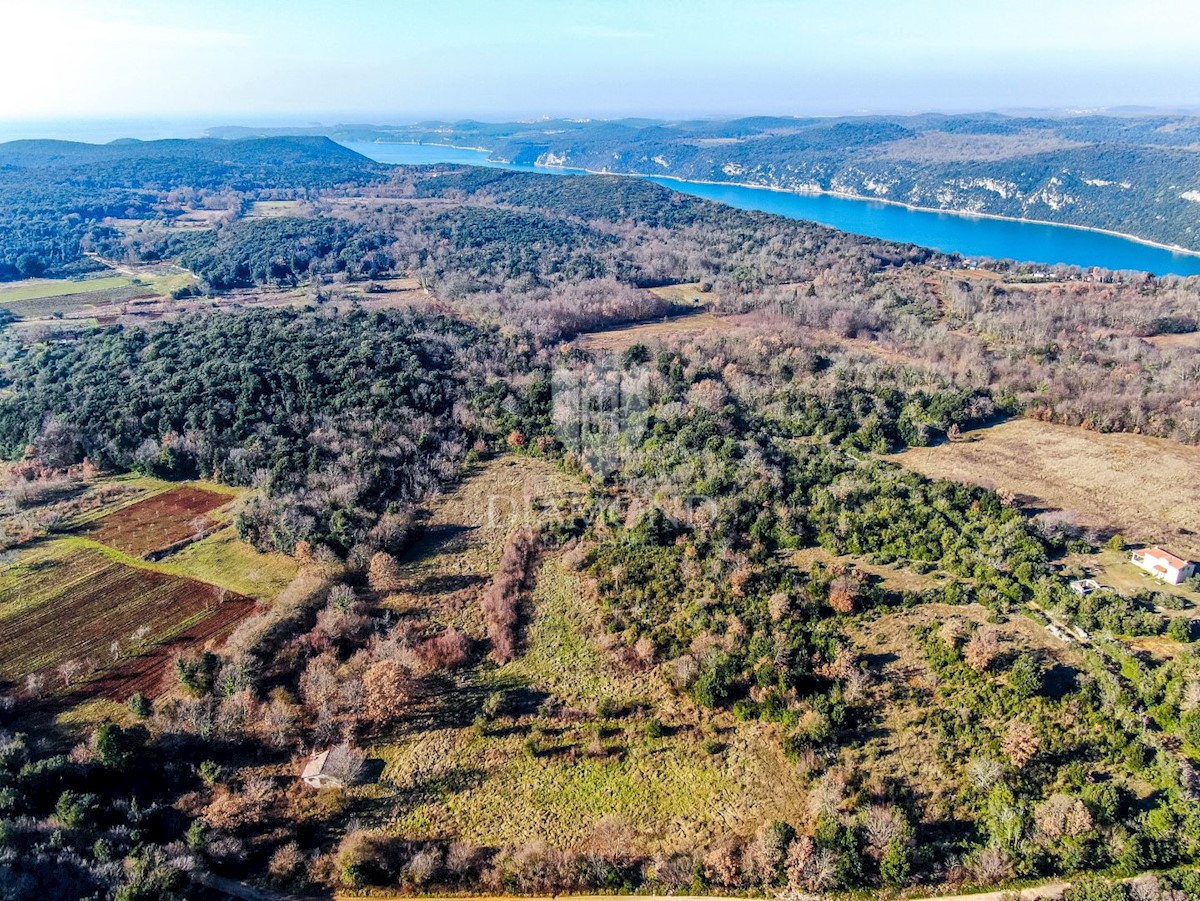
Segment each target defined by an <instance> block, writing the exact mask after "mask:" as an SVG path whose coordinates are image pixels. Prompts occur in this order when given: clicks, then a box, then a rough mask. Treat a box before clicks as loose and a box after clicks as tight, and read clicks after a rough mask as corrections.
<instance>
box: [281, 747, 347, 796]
mask: <svg viewBox="0 0 1200 901" xmlns="http://www.w3.org/2000/svg"><path fill="white" fill-rule="evenodd" d="M331 750H333V749H332V748H326V749H325V750H324V751H320V752H318V753H316V754H314V755H313V756H312V757H310V758H308V763H306V764H305V765H304V772H303V773H301V775H300V778H301V779H303V780H304V782H305V784H306V785H311V786H312V787H313V788H345V787H346V783H345V782H344V781H343V780H342V779H341V778H340V777H339V776H335V775H334V774H333V773H329V772H327V771H326V765H327V764H328V763H329V752H330V751H331ZM293 772H295V771H294V770H293Z"/></svg>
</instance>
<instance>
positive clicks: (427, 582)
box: [359, 456, 807, 852]
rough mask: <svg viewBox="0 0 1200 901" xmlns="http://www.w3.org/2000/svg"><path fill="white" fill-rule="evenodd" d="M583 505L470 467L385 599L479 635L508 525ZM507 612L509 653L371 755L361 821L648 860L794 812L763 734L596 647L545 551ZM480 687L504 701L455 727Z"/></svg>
mask: <svg viewBox="0 0 1200 901" xmlns="http://www.w3.org/2000/svg"><path fill="white" fill-rule="evenodd" d="M584 494H585V488H584V486H583V485H582V484H581V483H580V482H578V481H577V480H575V479H572V478H570V477H569V476H566V475H564V474H563V473H562V472H560V471H559V470H557V469H555V468H554V467H553V466H551V465H550V464H548V463H545V462H543V461H540V460H535V459H530V458H527V457H518V456H509V457H502V458H500V459H497V460H493V461H490V462H488V463H487V464H485V465H484V466H481V467H480V468H479V469H477V470H476V471H475V472H474V473H473V474H471V475H470V476H468V477H467V478H466V479H465V480H464V481H463V482H462V483H461V484H460V485H459V486H457V487H456V489H455V490H454V491H452V492H449V493H447V494H446V495H443V496H442V497H440V498H437V499H436V500H434V501H433V502H432V503H431V504H430V509H429V511H428V515H427V518H426V520H425V522H424V527H425V531H424V532H423V534H422V535H421V536H420V537H419V538H418V540H417V541H416V542H414V544H413V545H412V546H411V547H410V549H409V552H408V553H407V554H406V555H405V557H404V558H403V559H402V560H401V570H402V574H403V576H404V580H405V585H404V587H403V588H402V589H401V591H399V592H397V593H396V594H395V595H393V596H392V597H390V598H389V599H388V601H387V603H388V605H389V606H390V607H392V608H393V609H395V610H397V611H398V612H400V614H401V615H403V616H408V617H417V618H430V619H434V620H438V621H441V622H443V623H446V624H453V625H456V626H459V627H460V628H465V629H466V630H467V631H469V632H471V633H472V634H473V635H476V636H482V635H483V634H484V630H483V626H482V623H481V621H480V617H479V612H478V610H479V596H480V594H481V593H482V591H483V590H484V589H485V588H486V586H487V584H488V582H489V581H490V579H491V577H492V576H493V574H494V572H495V570H496V567H497V565H498V563H499V560H500V556H501V552H502V549H503V546H504V542H505V539H506V537H507V536H508V534H509V533H510V532H511V530H512V529H513V527H514V526H516V525H518V524H521V523H536V522H538V521H542V520H545V519H548V518H550V517H552V516H553V515H555V514H556V513H558V512H563V511H570V510H571V509H573V506H574V505H578V503H579V502H580V499H581V498H582V497H583V496H584ZM519 610H520V617H521V625H520V641H519V645H518V655H517V657H516V659H514V660H513V661H512V662H511V663H508V664H506V665H504V666H501V667H496V666H495V665H494V664H492V663H491V662H484V663H481V664H480V665H479V666H477V667H475V668H474V669H472V670H470V671H469V672H466V673H463V674H460V676H459V677H458V678H456V679H455V680H453V681H452V683H451V682H450V680H448V684H446V685H445V686H442V687H440V688H439V690H438V692H437V694H436V696H434V697H431V698H429V699H427V702H428V703H429V704H432V705H434V706H435V707H438V710H437V712H433V711H429V710H424V709H422V710H421V711H420V712H419V714H418V716H416V717H415V718H414V721H413V723H412V725H411V728H410V729H409V730H408V731H406V734H405V735H404V738H403V740H402V741H401V742H398V743H395V744H386V745H384V746H382V747H378V748H376V749H374V752H375V753H376V754H377V755H378V756H379V757H380V758H382V759H383V760H385V761H386V764H387V769H386V771H385V773H384V778H383V779H382V780H380V781H379V782H378V783H376V784H375V785H373V786H369V787H365V788H363V789H361V790H359V791H361V792H362V793H364V794H366V795H368V796H370V799H371V807H372V809H375V810H380V811H382V812H383V814H382V820H381V822H380V823H379V825H384V824H387V825H388V826H389V827H390V828H394V829H398V830H401V831H403V832H404V834H406V835H412V836H414V837H421V836H439V837H447V836H456V837H459V838H461V839H463V840H465V841H475V842H479V843H483V844H488V845H504V844H510V843H511V844H523V843H527V842H534V841H545V842H548V843H550V844H552V845H554V846H555V847H565V848H576V849H586V848H589V847H595V848H599V847H605V846H611V844H612V843H613V842H620V843H621V844H622V846H623V847H628V848H631V849H643V850H646V851H648V852H653V851H658V850H671V849H675V848H686V847H694V846H695V844H696V843H697V842H703V841H712V840H716V839H717V838H719V837H720V836H722V835H725V834H727V833H729V832H741V833H752V832H753V831H754V830H755V829H757V828H758V827H759V826H760V825H761V824H762V823H763V822H764V821H766V820H770V819H782V820H787V821H789V822H799V821H802V820H803V819H804V817H805V816H806V815H807V814H806V813H805V810H804V806H803V805H804V799H805V797H806V793H805V792H804V790H803V786H802V782H801V777H800V775H799V774H798V773H797V771H796V768H795V767H794V766H793V765H792V764H790V763H789V762H788V761H787V759H786V758H785V756H784V755H783V753H782V751H781V750H780V739H781V734H780V733H779V727H778V726H776V725H773V724H766V723H759V722H749V723H738V722H735V720H734V718H733V717H732V715H730V714H728V713H724V712H720V713H713V712H708V713H706V712H703V711H701V710H699V709H698V708H697V707H696V706H695V705H694V704H693V703H692V702H691V701H690V700H689V699H687V698H685V697H680V696H677V695H675V694H674V693H673V692H672V691H671V689H670V688H669V686H668V683H667V681H666V679H665V678H664V676H663V674H662V673H661V672H659V665H660V664H641V665H632V664H630V663H629V662H628V661H626V660H623V659H620V658H619V657H618V656H617V655H615V654H614V653H611V652H610V651H608V650H606V647H607V645H608V643H609V642H610V636H608V634H607V632H606V630H605V629H604V624H603V610H602V604H601V600H600V598H599V597H598V596H597V595H596V592H595V589H594V587H593V586H592V584H591V582H590V579H589V578H588V576H587V575H586V574H583V573H577V572H574V571H572V570H571V568H569V567H568V566H567V565H565V563H564V562H563V560H562V559H561V557H560V554H559V552H558V551H557V550H548V551H545V552H543V555H542V559H541V561H540V565H539V566H538V568H537V570H536V572H535V575H534V578H533V584H532V587H531V588H530V589H529V590H528V591H527V592H525V593H524V594H523V595H522V598H521V601H520V604H519ZM492 693H500V694H502V695H503V696H504V698H505V699H506V700H505V702H504V704H503V705H502V708H501V710H500V712H498V713H495V714H493V716H492V718H491V719H490V720H489V721H488V722H487V724H486V725H484V726H480V725H472V720H473V719H475V717H476V715H477V713H479V712H481V710H482V707H483V704H484V699H485V698H487V697H488V696H489V695H490V694H492Z"/></svg>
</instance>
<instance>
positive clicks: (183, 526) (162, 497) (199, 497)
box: [87, 486, 232, 557]
mask: <svg viewBox="0 0 1200 901" xmlns="http://www.w3.org/2000/svg"><path fill="white" fill-rule="evenodd" d="M231 499H232V498H231V497H230V495H228V494H222V493H220V492H216V491H209V490H207V489H204V488H195V487H192V486H183V487H180V488H172V489H170V490H169V491H164V492H163V493H161V494H156V495H154V496H153V497H148V498H146V499H145V500H142V501H137V502H136V503H132V504H130V505H129V506H127V507H122V508H121V509H120V510H117V511H115V512H113V513H110V514H108V516H105V517H104V518H103V519H100V520H97V521H96V522H95V523H94V524H93V525H92V526H91V528H90V529H88V531H87V536H88V537H89V538H92V539H93V540H95V541H99V542H100V543H101V544H107V545H109V546H111V547H115V548H116V549H117V550H119V551H123V552H125V553H126V554H131V555H133V556H135V557H143V556H145V555H147V554H152V553H154V552H155V551H161V550H164V549H166V548H169V547H171V546H173V545H175V544H178V543H179V542H181V541H184V540H185V539H187V538H188V537H189V536H191V535H195V534H197V533H199V532H202V531H204V530H205V529H206V528H207V527H208V526H209V524H210V523H211V520H210V519H209V518H208V516H206V515H205V514H207V513H209V512H211V511H212V510H215V509H216V508H217V507H220V506H222V505H223V504H227V503H229V501H230V500H231Z"/></svg>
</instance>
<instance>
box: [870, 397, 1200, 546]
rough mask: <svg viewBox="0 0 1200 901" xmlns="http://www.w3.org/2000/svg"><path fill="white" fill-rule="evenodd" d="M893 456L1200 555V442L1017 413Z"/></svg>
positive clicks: (1142, 540) (936, 474) (1135, 538)
mask: <svg viewBox="0 0 1200 901" xmlns="http://www.w3.org/2000/svg"><path fill="white" fill-rule="evenodd" d="M966 439H967V440H964V441H961V442H958V443H954V444H943V445H939V446H937V447H921V448H910V449H908V450H906V451H904V452H903V453H901V454H897V455H896V456H894V457H892V458H891V459H892V460H893V461H894V462H896V463H898V464H900V465H901V466H903V467H905V468H906V469H911V470H914V471H916V472H920V473H922V474H924V475H926V476H929V477H930V478H944V479H954V480H957V481H961V482H969V483H974V484H978V485H984V486H987V487H991V488H996V489H998V490H1004V491H1011V492H1014V493H1015V494H1017V495H1018V496H1019V499H1020V500H1021V502H1022V503H1023V504H1026V505H1027V506H1031V507H1037V508H1044V509H1054V510H1062V511H1065V512H1066V513H1068V514H1069V515H1070V516H1071V517H1072V519H1074V520H1075V521H1076V522H1078V523H1079V524H1081V525H1084V526H1087V527H1090V528H1096V529H1101V530H1115V531H1117V532H1119V533H1120V534H1122V535H1123V536H1124V537H1125V539H1126V540H1127V541H1129V542H1131V543H1136V544H1162V545H1165V546H1166V547H1168V548H1170V549H1171V550H1173V551H1174V552H1175V553H1177V554H1182V555H1184V556H1190V557H1197V556H1200V448H1197V447H1190V446H1188V445H1184V444H1180V443H1178V442H1175V441H1169V440H1166V439H1162V438H1147V437H1144V436H1141V435H1126V434H1113V435H1105V434H1100V433H1097V432H1089V431H1085V430H1083V429H1079V428H1074V427H1072V426H1062V425H1052V424H1050V423H1044V422H1036V421H1034V420H1029V419H1017V420H1012V421H1009V422H1005V423H1001V424H1000V425H997V426H993V427H991V428H988V429H979V430H977V431H974V432H970V433H968V434H967V436H966Z"/></svg>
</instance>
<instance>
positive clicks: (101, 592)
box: [0, 539, 255, 700]
mask: <svg viewBox="0 0 1200 901" xmlns="http://www.w3.org/2000/svg"><path fill="white" fill-rule="evenodd" d="M254 603H255V602H254V601H253V600H251V599H249V598H245V597H242V596H241V595H237V594H233V593H232V592H229V591H226V590H225V589H223V588H218V587H217V586H215V585H208V584H205V583H203V582H197V581H195V580H193V579H184V578H180V577H178V576H173V575H169V574H167V573H163V572H158V571H155V570H151V569H146V568H142V567H135V566H129V565H127V564H125V563H122V562H121V561H120V560H118V559H116V558H115V557H114V556H112V555H111V554H110V553H107V552H105V551H104V550H103V549H101V548H98V547H96V546H94V545H89V543H88V542H86V541H80V540H78V539H59V540H56V541H50V542H45V543H43V544H40V545H38V546H36V547H33V548H30V549H29V550H27V551H25V552H24V553H22V554H21V555H20V556H19V557H18V559H17V560H16V561H14V562H12V563H10V564H8V565H7V566H5V567H4V568H3V569H0V681H3V682H7V683H9V685H15V684H19V683H20V682H21V681H22V680H24V679H25V678H26V677H27V676H30V675H34V674H41V675H44V676H45V677H46V686H47V688H48V689H58V688H67V687H69V686H72V685H76V686H77V688H75V689H73V690H74V691H77V692H78V693H81V694H89V695H101V696H104V697H110V698H113V699H115V700H124V699H125V698H126V697H128V695H129V694H132V693H133V692H134V691H142V692H145V693H146V694H151V695H152V694H155V693H156V692H157V690H158V688H159V683H160V681H161V677H162V673H163V672H164V671H165V669H166V668H167V666H168V665H169V664H170V661H171V659H172V657H173V656H174V655H175V654H176V653H180V652H183V651H190V650H195V649H198V648H201V647H204V646H205V644H206V643H207V642H209V641H214V640H220V639H222V638H224V637H225V636H226V635H228V633H229V631H231V630H232V628H233V626H234V625H235V624H236V623H237V622H238V621H239V620H240V619H242V618H243V617H244V616H246V615H248V614H249V613H250V612H251V611H252V610H253V609H254ZM84 680H88V681H86V682H84Z"/></svg>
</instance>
